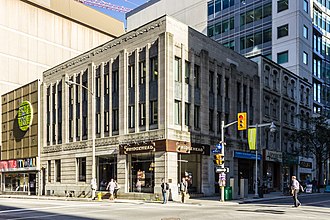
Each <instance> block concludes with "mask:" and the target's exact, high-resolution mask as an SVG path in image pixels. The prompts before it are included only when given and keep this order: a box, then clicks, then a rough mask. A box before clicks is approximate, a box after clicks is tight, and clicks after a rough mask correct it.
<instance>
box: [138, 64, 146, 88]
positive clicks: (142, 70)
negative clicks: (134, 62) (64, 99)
mask: <svg viewBox="0 0 330 220" xmlns="http://www.w3.org/2000/svg"><path fill="white" fill-rule="evenodd" d="M139 83H140V85H143V84H145V83H146V61H141V62H139Z"/></svg>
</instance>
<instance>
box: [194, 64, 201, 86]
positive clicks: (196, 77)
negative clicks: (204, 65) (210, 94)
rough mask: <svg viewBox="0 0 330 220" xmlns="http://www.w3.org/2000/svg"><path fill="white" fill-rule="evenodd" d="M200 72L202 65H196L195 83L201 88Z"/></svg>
mask: <svg viewBox="0 0 330 220" xmlns="http://www.w3.org/2000/svg"><path fill="white" fill-rule="evenodd" d="M199 72H200V66H198V65H195V68H194V83H195V88H197V89H199V75H200V74H199Z"/></svg>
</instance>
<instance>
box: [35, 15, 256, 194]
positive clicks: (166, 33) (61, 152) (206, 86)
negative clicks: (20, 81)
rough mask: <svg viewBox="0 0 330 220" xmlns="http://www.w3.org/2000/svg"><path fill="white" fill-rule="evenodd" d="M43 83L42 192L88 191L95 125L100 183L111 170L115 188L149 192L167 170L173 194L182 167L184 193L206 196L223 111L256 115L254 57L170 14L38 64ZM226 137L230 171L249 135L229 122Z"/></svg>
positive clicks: (226, 116)
mask: <svg viewBox="0 0 330 220" xmlns="http://www.w3.org/2000/svg"><path fill="white" fill-rule="evenodd" d="M66 80H70V81H73V82H75V83H76V84H81V85H82V86H84V87H86V88H88V89H89V90H90V92H89V91H88V90H87V89H84V88H83V87H82V86H77V85H73V86H68V85H67V84H66V83H65V81H66ZM42 87H43V91H42V93H43V95H42V97H43V103H42V108H43V110H42V112H43V117H42V120H43V122H42V125H43V131H42V134H43V135H42V137H43V139H42V141H41V142H42V146H43V148H42V152H41V155H42V157H41V164H42V166H43V167H45V168H46V177H45V178H44V182H43V183H42V184H44V186H45V192H46V193H47V194H49V195H64V194H68V193H69V194H70V195H73V196H86V197H88V196H91V187H90V183H91V179H92V163H93V153H92V152H93V141H92V134H93V132H95V136H96V141H95V155H96V160H95V161H96V164H95V165H96V166H95V167H96V179H97V190H98V191H103V190H105V182H108V181H110V179H111V178H114V179H116V180H117V182H118V183H119V185H120V186H121V189H120V190H119V192H118V193H119V196H123V197H124V196H126V197H129V196H132V197H133V196H134V198H149V197H150V198H155V196H157V195H160V194H161V187H160V183H161V179H162V178H165V179H166V181H168V182H169V184H170V188H171V194H172V197H173V199H174V200H176V199H178V187H177V185H178V183H179V182H180V179H181V177H183V176H185V177H187V178H189V183H190V184H189V192H190V193H191V194H192V195H193V194H204V195H213V194H214V193H215V192H216V191H217V190H218V185H217V184H214V183H215V182H216V181H217V175H215V171H214V164H213V161H212V159H213V158H210V151H211V150H212V149H210V146H214V145H215V144H216V143H218V142H219V140H220V125H221V120H224V121H225V123H226V124H227V123H230V122H232V121H235V120H236V119H237V112H239V111H247V112H248V114H249V115H251V116H253V118H252V117H251V118H250V119H249V120H250V123H254V122H256V121H259V119H258V118H257V116H258V114H257V112H258V111H259V109H258V105H257V101H256V100H257V99H256V100H255V98H254V97H258V95H257V94H258V91H259V77H258V66H257V64H256V63H254V62H252V61H250V60H248V59H246V58H244V57H243V56H241V55H239V54H237V53H236V52H234V51H232V50H230V49H227V48H225V47H223V46H222V45H220V44H218V43H216V42H215V41H213V40H211V39H209V38H208V37H206V36H204V35H202V34H201V33H199V32H197V31H195V30H193V29H192V28H190V27H188V26H187V25H184V24H183V23H180V22H178V21H176V20H175V19H173V18H171V17H168V16H163V17H160V18H158V19H156V20H154V21H152V22H150V23H148V24H146V25H143V26H141V27H139V28H137V29H135V30H133V31H130V32H128V33H126V34H124V35H122V36H121V37H119V38H116V39H114V40H111V41H109V42H107V43H105V44H103V45H101V46H99V47H96V48H94V49H92V50H90V51H88V52H86V53H84V54H81V55H80V56H77V57H76V58H73V59H70V60H68V61H66V62H64V63H62V64H61V65H58V66H56V67H54V68H52V69H49V70H47V71H45V72H44V74H43V86H42ZM91 92H93V94H94V96H95V115H93V114H92V112H93V107H94V106H93V95H92V93H91ZM237 94H240V95H237ZM238 96H239V97H241V99H240V100H244V101H238V98H237V97H238ZM94 125H95V126H94ZM225 136H226V140H228V141H229V140H230V143H231V144H230V146H229V147H227V148H226V155H228V157H227V159H226V166H228V167H230V170H231V172H232V173H229V174H228V175H227V177H228V178H229V177H230V176H236V179H237V176H238V174H237V172H238V171H237V170H238V162H237V161H235V159H234V157H233V152H234V150H235V149H237V148H240V150H246V149H248V147H247V141H246V137H247V134H246V133H245V132H237V128H236V126H232V127H229V128H228V129H226V134H225ZM227 146H228V145H227ZM238 146H239V147H238ZM251 169H253V167H251ZM236 181H237V182H238V179H237V180H236ZM138 182H139V183H138ZM137 183H138V184H137ZM228 183H229V181H228ZM139 185H141V188H140V187H138V186H139Z"/></svg>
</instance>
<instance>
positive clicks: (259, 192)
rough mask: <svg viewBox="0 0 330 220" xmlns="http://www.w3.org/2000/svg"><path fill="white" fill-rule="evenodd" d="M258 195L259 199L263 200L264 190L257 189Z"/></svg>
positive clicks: (260, 187) (261, 188)
mask: <svg viewBox="0 0 330 220" xmlns="http://www.w3.org/2000/svg"><path fill="white" fill-rule="evenodd" d="M258 195H259V198H264V189H263V187H262V186H259V187H258Z"/></svg>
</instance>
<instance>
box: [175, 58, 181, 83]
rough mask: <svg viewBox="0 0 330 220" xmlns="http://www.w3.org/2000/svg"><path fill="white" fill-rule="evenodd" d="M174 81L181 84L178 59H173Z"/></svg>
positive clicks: (179, 61)
mask: <svg viewBox="0 0 330 220" xmlns="http://www.w3.org/2000/svg"><path fill="white" fill-rule="evenodd" d="M174 80H175V81H176V82H181V59H180V58H179V57H175V58H174Z"/></svg>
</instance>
